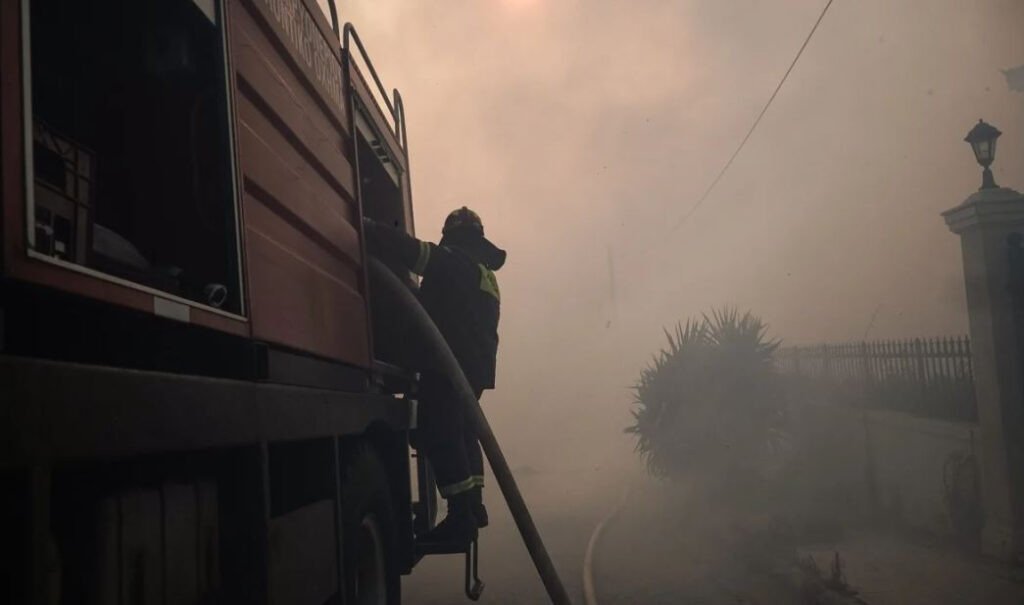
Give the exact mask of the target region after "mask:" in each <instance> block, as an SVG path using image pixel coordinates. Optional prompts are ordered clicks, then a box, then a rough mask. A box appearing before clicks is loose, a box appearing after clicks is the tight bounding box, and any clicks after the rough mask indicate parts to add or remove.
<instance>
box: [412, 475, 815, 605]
mask: <svg viewBox="0 0 1024 605" xmlns="http://www.w3.org/2000/svg"><path fill="white" fill-rule="evenodd" d="M518 479H519V482H520V485H521V489H522V491H523V493H524V496H525V498H526V501H527V503H528V504H530V505H531V508H532V509H533V513H534V516H535V518H536V521H537V524H538V526H539V528H540V531H541V534H542V536H544V539H545V541H546V543H547V546H548V549H549V550H550V552H551V556H552V559H553V560H554V562H555V565H556V566H557V567H558V569H559V571H560V572H561V574H562V579H563V581H564V582H565V584H566V588H567V589H568V591H569V593H570V596H571V597H572V599H573V602H574V603H577V604H582V603H583V595H582V579H581V578H582V566H583V557H584V553H585V551H586V546H587V542H588V540H589V538H590V534H591V532H592V531H593V529H594V527H595V526H596V525H597V523H598V522H599V521H600V520H601V519H602V518H604V516H605V515H606V514H607V513H608V511H609V510H610V509H612V508H613V507H614V506H615V505H616V504H617V503H618V501H619V500H620V498H621V495H622V491H623V489H625V486H627V485H630V484H632V485H634V486H635V490H634V493H633V495H632V496H631V497H630V499H629V500H628V502H627V504H626V507H625V508H624V510H623V511H622V513H621V514H620V515H619V516H617V517H616V518H615V520H614V521H613V522H612V523H610V524H609V525H608V526H607V528H606V530H605V533H604V536H603V537H602V539H601V542H600V543H599V547H598V549H597V552H596V554H595V561H594V576H595V585H596V588H597V592H598V597H599V601H600V605H626V604H630V605H633V604H640V603H651V604H660V603H666V604H667V603H672V604H686V603H694V604H698V603H701V604H704V603H707V604H715V605H717V604H736V603H752V604H753V603H756V604H764V605H793V604H794V603H797V600H796V596H795V595H793V594H792V592H791V591H790V589H789V588H788V587H787V586H783V585H781V584H779V583H778V582H777V581H775V580H772V579H771V578H765V577H759V576H754V575H751V574H750V573H749V572H748V571H746V568H745V566H743V565H739V564H737V562H736V560H735V557H733V556H732V553H731V552H730V551H729V548H728V544H724V543H723V542H722V541H721V540H720V539H719V538H720V533H719V530H721V529H722V528H720V527H716V526H714V524H705V525H704V526H703V530H704V531H702V532H696V533H699V534H701V535H693V534H694V533H695V532H692V531H689V530H688V529H687V528H686V527H684V526H682V525H680V524H678V523H673V522H671V521H668V520H669V519H680V518H682V519H684V520H685V519H689V518H692V517H689V516H687V515H685V514H681V513H683V511H682V510H681V509H680V507H684V506H685V505H686V502H685V497H684V496H682V495H681V494H680V493H679V488H675V487H672V486H665V485H660V484H657V483H654V482H652V481H650V480H648V479H646V478H645V477H644V476H643V475H642V474H639V473H627V472H617V473H610V472H608V471H601V470H600V469H587V470H576V471H572V472H568V471H567V472H561V473H550V472H549V473H536V472H520V473H519V474H518ZM497 497H498V494H496V493H493V492H492V493H491V494H489V498H488V500H489V502H488V508H489V510H490V511H491V515H492V525H491V527H490V528H488V529H487V531H486V532H485V533H484V534H483V538H482V540H481V575H482V578H483V580H484V581H485V582H486V583H487V589H486V591H485V593H484V598H483V599H481V601H480V602H481V603H493V604H519V603H527V604H529V603H546V602H547V599H546V596H545V593H544V591H543V587H542V586H541V584H540V580H539V579H538V578H537V575H536V573H535V571H534V569H533V566H532V563H531V562H530V559H529V557H528V555H527V553H526V551H525V549H524V547H523V546H522V542H520V540H519V536H518V533H516V529H515V526H514V525H513V523H512V520H511V518H510V517H509V515H508V511H507V510H506V509H505V508H504V506H503V505H501V504H500V502H495V500H496V499H497ZM686 536H688V537H690V538H692V539H684V537H686ZM462 573H463V560H462V558H461V557H458V556H450V557H434V558H431V559H428V560H425V561H423V562H422V563H421V564H420V566H419V567H417V569H416V570H415V572H414V573H413V575H412V576H411V577H409V578H406V579H405V581H404V582H403V590H404V597H405V601H404V602H406V603H408V604H410V605H436V604H441V603H445V604H448V603H456V602H460V601H461V600H462V582H463V578H462Z"/></svg>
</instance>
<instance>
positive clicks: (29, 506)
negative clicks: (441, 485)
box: [0, 0, 436, 605]
mask: <svg viewBox="0 0 1024 605" xmlns="http://www.w3.org/2000/svg"><path fill="white" fill-rule="evenodd" d="M339 8H341V9H343V8H344V7H336V6H335V3H334V1H333V0H330V1H327V0H320V1H318V0H145V1H142V0H103V1H102V2H100V1H95V2H94V1H88V2H86V1H83V0H0V78H2V91H0V162H2V166H0V187H2V212H0V255H2V260H0V485H2V491H0V496H2V497H0V513H2V514H0V527H2V531H0V552H3V554H4V558H3V563H4V564H3V565H0V600H2V601H3V602H5V603H7V602H9V603H19V604H20V603H33V604H55V603H66V604H97V605H101V604H102V605H106V604H123V605H128V604H130V605H141V604H151V603H154V604H155V603H160V604H164V605H175V604H192V603H288V604H289V605H306V604H308V605H323V604H325V603H380V604H395V603H398V602H399V601H400V582H399V580H400V575H401V574H405V573H408V572H410V570H411V569H412V568H413V566H414V564H415V563H416V561H417V559H418V557H419V556H420V553H417V552H416V548H415V542H414V539H413V536H414V530H415V529H422V528H424V527H429V526H431V525H432V523H433V519H434V509H435V506H436V500H435V499H434V489H433V485H432V483H431V479H430V474H429V469H428V468H427V466H426V465H425V464H422V463H421V461H420V460H418V459H417V458H415V457H414V456H412V455H411V454H410V451H411V450H410V447H409V435H410V430H411V429H412V428H413V427H414V415H415V386H416V377H415V374H413V373H411V372H410V371H409V370H408V369H407V367H408V364H403V362H402V357H401V350H402V348H403V347H402V341H403V338H404V336H403V330H404V327H403V321H402V318H401V317H400V316H398V315H396V314H394V313H392V312H391V311H392V309H391V308H390V307H389V306H388V303H387V301H386V300H384V297H374V295H373V294H374V292H373V291H371V284H370V280H369V279H368V270H367V266H368V260H369V259H368V257H367V255H366V250H365V244H364V240H363V237H362V219H363V217H371V218H373V219H374V220H377V221H380V222H384V223H388V224H391V225H394V226H397V227H399V228H401V229H404V230H406V231H407V232H409V233H412V232H413V213H412V204H411V195H410V176H409V174H410V173H409V154H408V139H407V136H406V121H405V112H404V109H403V104H402V97H401V96H400V95H399V93H398V91H397V90H396V91H393V92H391V93H388V92H387V90H386V89H385V88H384V86H383V84H382V82H381V79H380V77H379V76H378V74H377V72H376V70H375V69H374V67H373V64H372V63H371V62H370V59H369V56H368V55H367V53H366V50H365V47H364V46H363V44H362V42H361V41H360V39H359V36H358V34H357V33H356V30H355V29H354V28H353V27H352V26H351V25H342V23H343V22H344V19H343V17H344V15H340V14H339V12H338V10H339Z"/></svg>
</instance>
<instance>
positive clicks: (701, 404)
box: [626, 308, 784, 477]
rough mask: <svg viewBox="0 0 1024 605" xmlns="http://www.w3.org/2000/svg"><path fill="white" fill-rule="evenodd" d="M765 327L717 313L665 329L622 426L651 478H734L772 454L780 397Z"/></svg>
mask: <svg viewBox="0 0 1024 605" xmlns="http://www.w3.org/2000/svg"><path fill="white" fill-rule="evenodd" d="M767 328H768V327H767V324H765V323H764V322H763V321H762V320H761V319H760V318H759V317H757V316H755V315H753V314H751V313H749V312H747V313H744V314H742V315H741V314H740V313H739V312H738V311H737V310H736V309H734V308H723V309H718V310H713V311H712V312H711V314H710V315H708V314H703V315H702V316H701V318H700V319H696V320H693V319H691V320H687V321H686V323H685V324H682V323H681V324H678V325H677V326H676V328H675V330H674V332H671V333H670V332H668V331H667V330H666V332H665V336H666V339H667V340H668V346H667V347H666V348H664V349H662V350H661V351H660V352H659V353H658V354H656V355H655V356H654V358H653V359H652V360H651V362H650V364H649V365H648V366H647V367H646V368H645V369H644V370H643V371H642V372H641V374H640V378H639V379H638V380H637V382H636V384H635V385H634V387H633V403H634V409H633V410H632V414H633V419H634V423H633V424H632V425H631V426H629V427H628V428H626V432H627V433H631V434H633V435H635V437H636V450H637V452H639V454H640V455H641V457H642V458H643V460H644V462H645V463H646V465H647V468H648V470H649V471H650V472H651V474H653V475H655V476H659V477H666V476H674V475H679V474H682V473H690V474H693V473H698V474H699V473H701V472H702V471H706V472H710V473H711V474H724V475H725V476H731V477H736V476H738V475H740V474H743V472H744V471H749V470H751V469H755V468H757V467H758V466H759V465H760V464H761V463H763V462H764V461H765V459H766V454H767V453H770V452H772V451H775V450H776V449H777V446H778V445H779V443H780V441H781V435H782V433H781V432H780V428H781V420H782V417H783V412H784V405H783V404H784V399H783V397H782V389H781V387H780V384H779V381H778V378H777V375H776V372H775V368H774V362H773V358H772V355H773V353H774V352H775V350H776V349H777V348H778V346H779V342H778V341H776V340H772V339H769V338H767V336H766V333H767Z"/></svg>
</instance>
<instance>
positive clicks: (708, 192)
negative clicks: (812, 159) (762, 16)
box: [670, 0, 834, 231]
mask: <svg viewBox="0 0 1024 605" xmlns="http://www.w3.org/2000/svg"><path fill="white" fill-rule="evenodd" d="M833 1H834V0H828V2H826V3H825V8H823V9H821V14H820V15H818V20H817V21H815V22H814V27H812V28H811V31H810V33H808V34H807V37H806V38H805V39H804V43H803V44H802V45H800V50H798V51H797V53H796V56H795V57H793V62H792V63H790V64H789V69H787V70H786V73H785V74H783V76H782V79H781V80H779V84H778V86H776V87H775V90H774V91H773V92H772V96H770V97H768V102H767V103H765V104H764V107H763V108H761V113H759V114H758V115H757V119H756V120H754V123H753V124H752V125H751V126H750V130H748V131H747V134H746V136H744V137H743V140H742V141H740V144H739V146H738V147H736V151H733V152H732V155H731V156H730V157H729V161H727V162H726V163H725V166H723V167H722V169H721V170H720V171H719V172H718V176H716V177H715V180H713V181H711V185H710V186H709V187H708V188H707V189H706V190H704V194H703V195H701V196H700V198H699V199H698V200H697V202H696V203H695V204H694V205H693V206H690V209H689V210H688V211H687V212H686V214H684V215H683V217H682V218H681V219H679V220H678V221H676V223H675V224H674V225H673V226H672V229H671V230H670V231H675V230H676V229H678V228H679V227H681V226H682V225H683V224H684V223H686V221H687V220H689V218H690V217H691V216H693V213H694V212H696V211H697V208H700V206H701V204H703V203H704V200H706V199H708V196H709V195H711V192H712V191H714V189H715V186H717V185H718V182H719V181H721V180H722V177H723V176H725V173H726V172H727V171H728V170H729V167H730V166H732V163H733V161H734V160H735V159H736V156H738V155H739V154H740V151H742V150H743V146H744V145H746V144H747V141H749V140H750V136H751V135H752V134H754V130H756V129H757V125H758V124H760V123H761V118H763V117H764V114H766V113H767V112H768V108H769V107H771V105H772V101H774V100H775V97H776V96H778V94H779V91H780V90H782V85H783V84H785V83H786V79H787V78H789V74H790V72H792V71H793V68H794V67H796V63H797V61H799V60H800V55H802V54H803V53H804V49H805V48H807V44H808V43H810V41H811V38H812V37H814V32H815V31H817V30H818V26H819V25H821V21H822V20H823V19H824V18H825V13H827V12H828V9H829V7H831V6H832V2H833Z"/></svg>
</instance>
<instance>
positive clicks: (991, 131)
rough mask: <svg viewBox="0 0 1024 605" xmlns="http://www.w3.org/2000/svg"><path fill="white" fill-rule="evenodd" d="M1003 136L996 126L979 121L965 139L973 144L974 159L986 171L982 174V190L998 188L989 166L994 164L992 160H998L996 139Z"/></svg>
mask: <svg viewBox="0 0 1024 605" xmlns="http://www.w3.org/2000/svg"><path fill="white" fill-rule="evenodd" d="M1001 134H1003V133H1001V132H999V129H998V128H996V127H995V126H993V125H991V124H988V123H986V122H985V121H984V120H978V123H977V124H975V125H974V128H972V129H971V131H970V132H968V133H967V136H966V137H964V140H965V141H967V142H968V143H970V144H971V149H972V150H973V151H974V158H975V159H976V160H978V163H979V164H981V167H982V168H984V169H985V170H984V171H983V172H982V173H981V189H995V188H996V180H995V179H994V178H993V177H992V171H991V170H990V169H989V166H990V165H991V164H992V160H994V159H996V139H998V138H999V135H1001Z"/></svg>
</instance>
